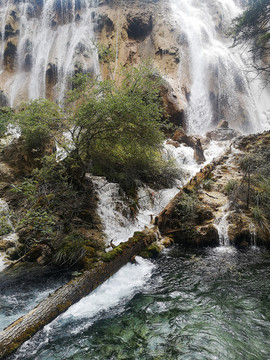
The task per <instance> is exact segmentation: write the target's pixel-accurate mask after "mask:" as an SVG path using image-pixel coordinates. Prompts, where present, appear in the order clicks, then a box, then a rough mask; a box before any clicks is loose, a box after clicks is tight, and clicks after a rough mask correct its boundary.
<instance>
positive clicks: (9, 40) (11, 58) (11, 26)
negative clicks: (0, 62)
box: [4, 6, 20, 72]
mask: <svg viewBox="0 0 270 360" xmlns="http://www.w3.org/2000/svg"><path fill="white" fill-rule="evenodd" d="M19 34H20V32H19V14H18V9H17V8H16V7H15V6H14V7H11V8H10V9H9V15H8V17H7V20H6V25H5V32H4V40H5V49H4V66H5V70H7V71H9V72H11V71H13V70H15V66H16V60H17V45H18V41H19Z"/></svg>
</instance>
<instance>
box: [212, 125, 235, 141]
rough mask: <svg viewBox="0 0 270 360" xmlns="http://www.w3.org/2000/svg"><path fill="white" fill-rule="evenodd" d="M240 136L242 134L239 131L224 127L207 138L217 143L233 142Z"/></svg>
mask: <svg viewBox="0 0 270 360" xmlns="http://www.w3.org/2000/svg"><path fill="white" fill-rule="evenodd" d="M240 135H241V134H240V133H239V132H238V131H236V130H234V129H229V128H224V127H220V128H218V129H215V130H213V131H209V132H207V133H206V137H208V138H209V139H210V140H216V141H227V140H232V139H233V138H235V137H237V136H240Z"/></svg>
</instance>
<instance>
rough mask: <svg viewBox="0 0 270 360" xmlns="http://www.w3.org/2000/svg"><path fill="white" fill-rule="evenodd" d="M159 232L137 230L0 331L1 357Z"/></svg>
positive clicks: (81, 296)
mask: <svg viewBox="0 0 270 360" xmlns="http://www.w3.org/2000/svg"><path fill="white" fill-rule="evenodd" d="M157 233H158V230H157V229H154V228H153V229H145V230H143V231H141V232H136V233H134V235H133V237H132V238H130V239H129V240H128V241H127V242H125V243H121V244H120V245H118V246H117V247H115V248H114V249H113V250H112V251H110V252H108V253H106V254H104V256H103V258H102V261H99V263H98V264H97V265H96V266H95V267H94V268H92V269H90V270H87V271H85V272H84V273H83V274H82V275H81V276H79V277H77V278H75V279H73V280H71V281H70V282H69V283H67V284H66V285H64V286H62V287H61V288H59V289H57V290H56V291H55V292H54V293H53V294H51V295H49V296H48V297H47V298H46V299H45V300H43V301H41V302H40V303H39V304H38V305H37V306H36V307H35V308H34V309H33V310H32V311H30V312H29V313H28V314H26V315H24V316H22V317H21V318H19V319H18V320H16V321H15V322H13V323H12V324H11V325H9V326H8V327H7V328H6V329H4V330H3V331H2V333H1V334H0V338H1V339H0V359H4V358H6V357H7V356H9V355H10V354H12V353H13V352H14V351H15V350H17V349H18V347H19V346H20V345H21V344H23V343H24V342H25V341H26V340H28V339H30V338H31V337H32V336H33V335H34V334H35V333H36V332H37V331H39V330H40V329H42V328H43V327H44V326H45V325H46V324H48V323H50V322H51V321H52V320H53V319H55V318H56V317H57V316H58V315H59V314H61V313H63V312H64V311H66V310H67V309H68V308H69V307H70V306H71V305H72V304H74V303H76V302H77V301H79V300H80V299H81V298H83V297H84V296H86V295H88V294H89V293H90V292H91V291H93V290H94V289H95V288H96V287H98V286H99V285H101V284H102V283H103V282H104V281H105V280H107V279H108V278H109V277H110V276H111V275H113V274H114V273H116V272H117V271H118V270H119V269H120V268H121V267H122V266H124V265H125V264H127V263H128V262H129V261H130V260H131V259H132V257H133V256H135V255H138V254H139V253H140V252H141V251H142V250H143V249H144V248H145V247H146V246H149V245H150V244H151V243H152V242H154V241H155V240H156V239H157Z"/></svg>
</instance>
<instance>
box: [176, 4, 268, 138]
mask: <svg viewBox="0 0 270 360" xmlns="http://www.w3.org/2000/svg"><path fill="white" fill-rule="evenodd" d="M170 4H171V7H172V11H173V19H174V21H175V26H176V27H178V28H180V33H181V35H180V40H179V42H180V48H179V52H180V63H179V80H178V81H179V84H180V85H179V86H182V85H181V84H182V83H183V82H184V77H186V76H187V73H188V76H189V78H190V81H191V84H190V89H189V90H186V91H187V92H188V95H187V98H188V104H187V111H186V115H187V123H188V124H187V127H188V131H189V132H190V133H193V134H194V133H195V134H203V133H205V132H206V131H207V130H209V129H211V128H213V127H215V126H216V125H217V124H218V122H219V121H220V120H222V119H226V120H227V121H228V122H229V124H230V126H231V127H233V128H236V129H238V130H240V131H244V132H256V131H259V130H262V129H264V128H265V127H268V128H269V103H268V101H266V99H265V100H262V99H263V97H264V96H266V95H265V94H263V95H262V93H261V91H259V88H260V87H261V88H263V86H264V84H263V82H259V84H257V88H256V85H254V84H253V85H252V89H251V88H250V84H249V77H248V74H247V73H246V71H245V70H246V64H245V58H246V55H245V52H244V51H243V50H242V49H241V50H239V49H231V48H230V45H231V40H230V39H228V38H226V31H228V28H229V26H230V25H231V21H232V19H233V18H235V17H236V16H237V15H239V14H240V11H241V8H240V6H239V1H238V0H223V1H213V0H203V1H190V0H185V1H179V0H170ZM262 92H265V93H266V94H267V92H266V90H264V91H262ZM259 98H260V102H259V101H258V100H259Z"/></svg>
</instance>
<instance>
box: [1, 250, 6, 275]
mask: <svg viewBox="0 0 270 360" xmlns="http://www.w3.org/2000/svg"><path fill="white" fill-rule="evenodd" d="M5 267H6V265H5V262H4V255H3V254H1V253H0V271H3V270H4V269H5Z"/></svg>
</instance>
